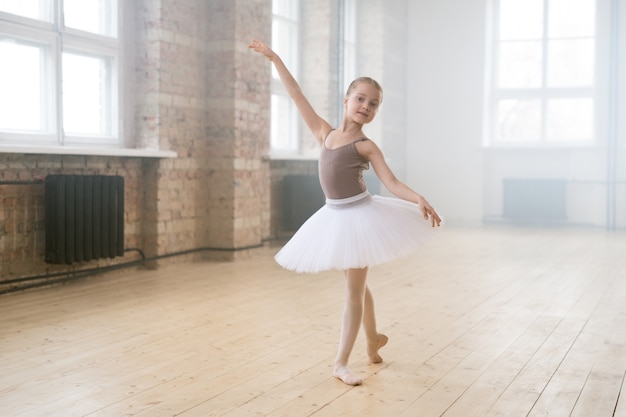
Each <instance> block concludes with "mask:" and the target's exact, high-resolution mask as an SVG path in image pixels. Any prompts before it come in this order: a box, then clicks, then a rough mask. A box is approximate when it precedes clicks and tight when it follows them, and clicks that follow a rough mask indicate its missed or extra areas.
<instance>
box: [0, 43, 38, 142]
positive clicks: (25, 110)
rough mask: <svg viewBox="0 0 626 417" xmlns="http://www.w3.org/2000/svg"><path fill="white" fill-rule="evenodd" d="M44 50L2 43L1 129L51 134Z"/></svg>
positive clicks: (0, 46)
mask: <svg viewBox="0 0 626 417" xmlns="http://www.w3.org/2000/svg"><path fill="white" fill-rule="evenodd" d="M46 55H47V51H46V49H45V48H42V47H38V46H34V45H24V44H18V43H16V42H9V41H2V42H0V56H1V57H2V65H0V91H2V94H0V129H7V130H21V131H30V132H43V131H47V130H48V126H46V116H45V114H44V108H45V106H46V104H47V100H46V94H45V86H44V83H45V81H44V80H45V73H46V70H45V62H46V59H45V56H46Z"/></svg>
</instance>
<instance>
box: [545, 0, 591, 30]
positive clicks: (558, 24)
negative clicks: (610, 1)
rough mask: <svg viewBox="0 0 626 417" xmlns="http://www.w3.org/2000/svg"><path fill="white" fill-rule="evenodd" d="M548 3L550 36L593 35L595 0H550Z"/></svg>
mask: <svg viewBox="0 0 626 417" xmlns="http://www.w3.org/2000/svg"><path fill="white" fill-rule="evenodd" d="M549 4H550V6H549V9H548V33H549V37H550V38H562V37H578V36H594V34H595V19H596V2H595V0H550V2H549Z"/></svg>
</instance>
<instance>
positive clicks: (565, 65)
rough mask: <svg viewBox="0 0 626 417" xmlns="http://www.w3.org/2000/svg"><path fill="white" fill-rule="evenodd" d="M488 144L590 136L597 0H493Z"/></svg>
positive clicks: (537, 142) (579, 141) (579, 139)
mask: <svg viewBox="0 0 626 417" xmlns="http://www.w3.org/2000/svg"><path fill="white" fill-rule="evenodd" d="M494 6H495V8H494V13H493V16H494V30H493V62H492V64H493V65H492V77H491V97H490V110H489V111H488V113H489V114H490V121H489V138H488V141H489V143H490V144H495V145H503V144H516V145H528V144H530V145H564V144H568V145H569V144H582V143H592V142H593V141H594V136H595V135H594V131H595V116H594V113H595V99H594V97H595V90H596V88H595V87H596V86H595V84H596V83H595V79H596V75H595V61H596V59H595V56H596V36H595V34H596V27H595V22H596V13H595V12H596V2H595V0H494Z"/></svg>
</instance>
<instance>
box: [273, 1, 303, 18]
mask: <svg viewBox="0 0 626 417" xmlns="http://www.w3.org/2000/svg"><path fill="white" fill-rule="evenodd" d="M272 13H273V14H275V15H278V16H282V17H285V18H287V19H291V20H298V8H297V0H273V1H272Z"/></svg>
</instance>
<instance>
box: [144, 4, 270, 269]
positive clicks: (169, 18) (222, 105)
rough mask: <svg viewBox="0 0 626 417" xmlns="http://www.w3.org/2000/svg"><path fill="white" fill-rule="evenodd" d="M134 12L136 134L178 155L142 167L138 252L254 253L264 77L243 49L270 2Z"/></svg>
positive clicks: (261, 191)
mask: <svg viewBox="0 0 626 417" xmlns="http://www.w3.org/2000/svg"><path fill="white" fill-rule="evenodd" d="M136 13H137V19H136V20H137V23H138V27H137V33H138V41H137V49H138V51H137V81H136V83H137V87H138V88H137V91H138V95H139V96H140V97H138V98H137V113H136V126H137V135H138V137H139V138H140V143H141V144H142V145H143V146H156V145H158V146H159V147H160V148H161V149H171V150H174V151H176V152H177V153H178V155H179V156H178V158H176V159H174V160H161V161H154V162H149V163H146V164H145V170H144V177H143V181H144V186H145V187H144V195H145V197H146V198H145V207H144V209H145V218H146V221H145V222H144V227H143V236H144V244H145V246H146V248H145V251H146V252H147V253H148V254H149V256H150V255H160V254H166V253H173V252H177V251H184V250H188V249H194V248H207V247H214V248H222V249H239V248H243V247H248V246H255V245H259V244H261V243H262V241H263V239H264V238H267V237H269V235H270V225H269V224H270V204H269V201H270V192H269V189H270V179H269V163H268V161H267V160H266V156H267V153H268V147H269V111H270V110H269V74H270V73H269V66H268V62H267V61H265V60H263V59H259V58H260V57H258V56H255V55H254V54H253V53H252V52H251V51H249V50H248V48H247V44H248V42H249V41H250V40H251V39H252V37H254V36H258V37H264V38H269V36H270V35H269V34H270V31H271V0H257V1H251V0H247V1H223V2H222V1H217V2H207V1H205V0H141V1H139V2H138V5H137V8H136ZM214 254H215V255H216V256H212V257H219V258H224V257H226V258H231V257H232V255H233V253H232V252H228V251H227V252H219V251H218V252H215V253H214Z"/></svg>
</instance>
